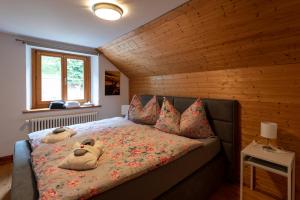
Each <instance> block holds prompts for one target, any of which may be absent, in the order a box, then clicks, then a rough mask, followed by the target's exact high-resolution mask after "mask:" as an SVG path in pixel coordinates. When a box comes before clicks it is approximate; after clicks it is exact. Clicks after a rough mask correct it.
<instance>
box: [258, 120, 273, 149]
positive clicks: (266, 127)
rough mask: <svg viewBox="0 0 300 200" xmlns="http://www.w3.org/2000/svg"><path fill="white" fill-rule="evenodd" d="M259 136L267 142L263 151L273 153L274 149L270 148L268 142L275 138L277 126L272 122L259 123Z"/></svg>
mask: <svg viewBox="0 0 300 200" xmlns="http://www.w3.org/2000/svg"><path fill="white" fill-rule="evenodd" d="M260 135H261V136H262V137H264V138H267V140H268V142H267V145H264V146H263V149H265V150H267V151H274V150H275V149H274V148H273V147H272V146H271V144H270V140H271V139H276V138H277V124H276V123H274V122H261V124H260Z"/></svg>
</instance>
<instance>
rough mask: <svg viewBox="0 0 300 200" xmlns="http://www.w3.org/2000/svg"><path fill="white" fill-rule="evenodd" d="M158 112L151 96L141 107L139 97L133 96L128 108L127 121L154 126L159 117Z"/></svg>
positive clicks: (157, 107) (156, 103)
mask: <svg viewBox="0 0 300 200" xmlns="http://www.w3.org/2000/svg"><path fill="white" fill-rule="evenodd" d="M159 112H160V109H159V105H158V102H157V100H156V96H153V97H152V99H151V100H150V101H149V102H148V103H147V104H146V105H145V107H143V105H142V102H141V99H140V97H139V96H137V95H134V97H133V98H132V100H131V103H130V106H129V110H128V119H129V120H131V121H133V122H135V123H140V124H148V125H154V124H155V123H156V121H157V119H158V117H159Z"/></svg>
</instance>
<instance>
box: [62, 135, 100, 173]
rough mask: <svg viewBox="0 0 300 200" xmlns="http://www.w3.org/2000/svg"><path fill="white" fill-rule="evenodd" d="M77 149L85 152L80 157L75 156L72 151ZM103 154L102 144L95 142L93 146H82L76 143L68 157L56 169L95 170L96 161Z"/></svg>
mask: <svg viewBox="0 0 300 200" xmlns="http://www.w3.org/2000/svg"><path fill="white" fill-rule="evenodd" d="M77 149H84V150H86V151H87V152H86V153H85V154H84V155H82V156H75V155H74V151H75V150H77ZM102 154H103V144H102V143H101V142H99V141H96V142H95V144H94V146H90V145H82V144H80V143H78V142H77V143H76V144H75V145H74V149H73V151H72V153H71V154H70V155H68V156H67V157H66V158H65V159H64V160H63V161H62V162H61V163H60V164H59V165H58V167H60V168H63V169H71V170H79V171H81V170H89V169H94V168H97V166H98V159H99V157H100V156H101V155H102Z"/></svg>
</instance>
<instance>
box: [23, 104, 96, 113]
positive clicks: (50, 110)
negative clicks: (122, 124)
mask: <svg viewBox="0 0 300 200" xmlns="http://www.w3.org/2000/svg"><path fill="white" fill-rule="evenodd" d="M100 107H101V105H98V106H80V107H78V108H67V109H49V108H37V109H30V110H24V111H23V113H24V114H26V113H39V112H57V111H66V110H81V109H93V108H100Z"/></svg>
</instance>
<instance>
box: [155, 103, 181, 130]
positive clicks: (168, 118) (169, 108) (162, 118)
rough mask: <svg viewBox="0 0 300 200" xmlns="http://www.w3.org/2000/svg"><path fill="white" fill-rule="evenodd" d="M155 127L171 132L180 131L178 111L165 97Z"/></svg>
mask: <svg viewBox="0 0 300 200" xmlns="http://www.w3.org/2000/svg"><path fill="white" fill-rule="evenodd" d="M155 128H157V129H159V130H161V131H164V132H167V133H173V134H179V131H180V113H179V112H178V111H177V110H176V109H175V108H174V106H173V105H172V104H171V103H170V102H169V100H168V99H166V98H165V97H164V101H163V104H162V107H161V111H160V115H159V118H158V120H157V122H156V124H155Z"/></svg>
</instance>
